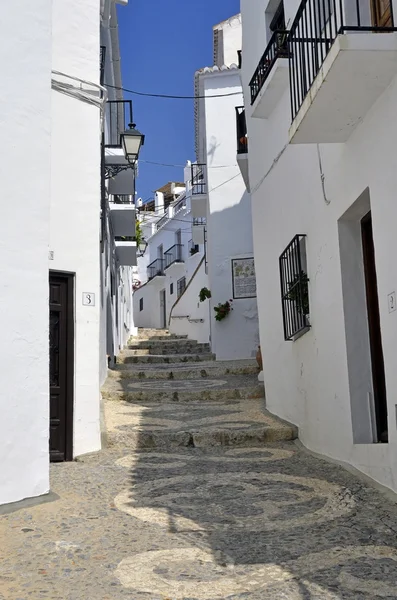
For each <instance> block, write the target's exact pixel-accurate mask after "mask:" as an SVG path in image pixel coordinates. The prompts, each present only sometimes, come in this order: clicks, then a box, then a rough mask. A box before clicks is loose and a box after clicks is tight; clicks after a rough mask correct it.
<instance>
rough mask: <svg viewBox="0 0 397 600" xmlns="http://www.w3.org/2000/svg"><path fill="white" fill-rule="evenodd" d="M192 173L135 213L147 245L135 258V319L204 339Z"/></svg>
mask: <svg viewBox="0 0 397 600" xmlns="http://www.w3.org/2000/svg"><path fill="white" fill-rule="evenodd" d="M191 172H192V166H191V165H190V164H189V165H188V166H187V167H186V169H185V182H184V184H183V185H182V184H181V183H179V184H178V183H170V184H167V185H166V186H164V187H163V188H161V189H160V190H159V191H157V192H156V193H155V198H154V201H153V202H152V206H150V207H147V206H146V210H142V211H141V212H140V214H139V217H138V218H139V221H140V224H141V228H142V235H143V237H144V238H145V240H146V241H147V244H148V246H147V249H146V251H145V254H144V256H143V257H139V258H138V269H139V271H138V278H139V281H140V287H139V289H137V290H136V291H135V292H134V323H135V324H136V325H137V326H138V327H148V328H170V329H171V330H172V332H174V333H179V334H186V335H189V336H190V337H191V338H192V339H196V340H198V341H200V342H208V341H209V308H208V303H206V304H204V303H200V302H199V299H198V295H199V292H200V289H201V288H203V287H207V286H208V277H207V274H206V269H205V260H204V242H203V243H202V244H196V243H193V235H194V231H193V229H194V227H193V219H192V213H191V203H192V200H191V198H192V194H191V191H192V186H191V184H190V179H189V177H190V176H191ZM148 208H151V209H152V210H148ZM193 281H194V285H193ZM197 287H199V289H198V291H196V288H197ZM181 310H182V313H183V314H182V313H181Z"/></svg>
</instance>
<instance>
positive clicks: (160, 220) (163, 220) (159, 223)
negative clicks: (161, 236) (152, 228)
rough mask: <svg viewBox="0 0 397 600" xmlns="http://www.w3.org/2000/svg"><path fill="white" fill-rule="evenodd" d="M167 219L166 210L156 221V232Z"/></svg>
mask: <svg viewBox="0 0 397 600" xmlns="http://www.w3.org/2000/svg"><path fill="white" fill-rule="evenodd" d="M169 218H170V217H169V214H168V210H166V212H165V215H164V216H163V217H161V219H159V220H158V221H157V223H156V230H157V231H158V230H159V229H160V228H161V227H162V226H163V225H165V224H166V222H167V221H168V220H169Z"/></svg>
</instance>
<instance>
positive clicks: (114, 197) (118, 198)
mask: <svg viewBox="0 0 397 600" xmlns="http://www.w3.org/2000/svg"><path fill="white" fill-rule="evenodd" d="M109 202H110V203H112V204H131V205H133V204H134V196H132V195H131V194H111V195H110V196H109Z"/></svg>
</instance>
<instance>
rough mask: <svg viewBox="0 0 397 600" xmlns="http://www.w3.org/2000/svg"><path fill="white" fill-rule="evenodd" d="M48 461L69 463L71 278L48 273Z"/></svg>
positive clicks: (71, 448)
mask: <svg viewBox="0 0 397 600" xmlns="http://www.w3.org/2000/svg"><path fill="white" fill-rule="evenodd" d="M49 287H50V290H49V301H50V306H49V309H50V310H49V312H50V327H49V344H50V352H49V366H50V461H51V462H60V461H65V460H73V379H74V377H73V363H74V325H73V316H74V310H73V288H74V276H73V275H70V274H66V273H56V272H50V276H49Z"/></svg>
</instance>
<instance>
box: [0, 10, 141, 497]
mask: <svg viewBox="0 0 397 600" xmlns="http://www.w3.org/2000/svg"><path fill="white" fill-rule="evenodd" d="M122 3H123V4H126V2H124V1H123V2H122ZM22 13H23V14H24V16H25V17H26V20H25V19H22V20H21V18H20V15H21V14H22ZM2 23H3V25H4V32H3V36H2V40H1V42H0V45H1V46H2V50H3V54H4V55H5V54H6V53H7V55H9V60H7V61H6V62H7V65H6V66H5V69H4V78H5V79H4V93H3V94H2V95H1V99H0V105H1V112H2V118H1V121H0V132H1V139H2V142H3V144H4V146H3V149H5V148H7V150H3V157H2V161H1V162H2V167H1V174H2V182H3V186H4V191H5V192H6V195H7V198H8V201H7V202H6V205H5V211H4V215H3V219H2V224H1V226H0V227H2V236H1V239H2V246H3V251H2V252H1V257H0V272H1V275H2V276H1V286H0V289H1V293H0V303H1V308H2V310H1V315H2V317H1V319H2V340H1V343H0V358H1V362H2V365H3V369H4V373H5V374H6V376H5V378H4V386H3V394H2V399H1V401H0V404H1V414H2V418H1V423H0V462H1V464H2V469H1V473H0V504H5V503H12V502H16V501H19V500H21V499H23V498H27V497H35V496H40V495H42V494H45V493H47V492H48V491H49V488H50V484H49V462H50V459H51V460H54V461H63V460H71V459H73V458H74V457H75V456H77V455H80V454H83V453H86V452H92V451H95V450H98V449H100V447H101V424H100V404H101V402H100V398H101V397H100V383H101V381H102V380H103V378H104V372H105V367H106V364H107V356H106V355H107V354H109V351H108V349H109V348H112V349H113V351H114V353H115V354H117V351H118V348H120V347H121V346H122V345H123V343H124V341H125V339H126V337H127V336H128V334H129V332H130V331H133V327H132V300H131V283H132V278H131V275H130V271H129V270H128V269H127V267H128V268H130V266H131V265H132V264H133V259H132V258H131V250H130V246H131V245H133V244H135V243H133V242H132V241H129V240H130V239H131V238H133V237H134V235H135V226H134V218H135V217H134V214H135V213H134V211H133V209H132V208H130V207H129V208H128V210H129V214H130V220H131V222H130V224H129V225H130V226H129V229H128V236H130V237H129V240H128V241H129V243H130V246H129V247H128V251H129V254H128V261H127V259H126V258H123V257H122V255H121V254H118V250H117V237H116V236H117V233H115V230H114V220H113V217H112V208H111V206H110V200H112V198H113V197H114V196H113V195H114V194H116V192H117V190H115V189H110V185H109V181H110V178H109V179H108V180H106V181H105V177H106V175H105V173H106V167H107V163H106V157H105V154H106V148H105V146H106V144H105V146H104V151H103V153H102V154H103V157H102V158H101V139H102V131H104V132H105V140H108V139H109V131H110V130H111V129H112V126H111V124H110V123H109V116H108V109H107V108H106V107H107V106H109V105H108V104H106V100H107V93H106V90H105V89H104V88H103V86H101V64H103V63H101V61H100V56H102V57H104V53H103V52H100V50H101V45H103V46H105V45H106V49H107V51H108V59H107V60H108V63H107V67H106V68H107V69H108V71H107V75H106V77H109V78H110V79H108V80H107V83H109V84H111V85H116V86H117V85H119V82H121V79H120V67H119V60H120V58H119V56H118V37H117V16H116V10H115V3H114V1H113V0H105V1H104V2H101V3H99V2H98V1H97V0H88V1H86V2H84V3H81V2H78V1H77V0H65V1H63V2H55V3H54V2H51V1H50V0H39V3H35V6H34V9H29V8H27V7H26V6H25V3H22V2H20V1H19V0H17V1H16V2H13V3H11V4H10V5H8V6H7V7H6V8H5V9H4V10H3V11H2ZM10 47H12V48H13V52H12V53H11V55H10V54H9V52H8V50H7V49H9V48H10ZM100 63H101V64H100ZM102 83H104V80H103V78H102ZM16 89H17V90H18V94H16V95H15V90H16ZM7 90H14V92H13V99H11V95H10V94H11V92H10V94H8V92H7ZM117 98H120V97H119V96H117ZM111 99H112V98H111ZM26 149H28V153H29V159H28V160H26V159H25V158H24V157H25V154H26ZM111 160H112V159H110V161H111ZM21 161H23V163H24V165H25V167H24V176H23V177H21V173H20V172H19V173H17V170H16V169H17V165H18V164H19V165H21ZM108 162H109V159H108ZM101 174H102V175H103V177H101ZM101 178H102V186H101ZM26 181H29V185H28V187H26ZM112 181H113V180H112ZM114 181H116V179H114ZM101 187H102V203H101ZM108 187H109V189H108ZM27 190H28V192H27ZM118 193H123V194H128V195H129V196H130V197H131V198H132V199H133V198H134V174H133V170H131V169H130V172H129V185H128V186H127V187H125V188H124V189H123V191H122V192H118ZM101 224H102V226H101ZM120 235H122V236H126V235H127V233H126V232H124V231H123V232H122V233H120ZM17 239H18V240H20V241H21V245H20V248H19V250H18V252H15V248H14V249H12V246H13V244H12V240H17ZM135 246H136V244H135ZM135 254H136V249H135ZM105 255H106V256H107V258H106V259H105V258H104V256H105ZM101 257H102V261H101ZM105 265H106V267H105ZM101 267H102V268H101ZM112 277H113V279H114V288H111V286H112V285H113V284H112ZM111 289H113V291H112V292H110V291H109V290H111ZM109 295H110V296H111V305H110V309H109V311H108V312H107V311H106V298H107V297H108V296H109ZM101 331H105V332H107V334H106V335H105V336H103V335H101ZM109 338H112V339H113V340H114V342H113V344H110V342H109ZM106 339H107V341H106ZM104 340H105V341H104ZM49 341H50V347H49ZM49 367H50V368H49Z"/></svg>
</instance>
